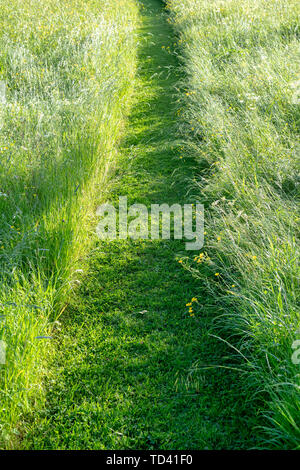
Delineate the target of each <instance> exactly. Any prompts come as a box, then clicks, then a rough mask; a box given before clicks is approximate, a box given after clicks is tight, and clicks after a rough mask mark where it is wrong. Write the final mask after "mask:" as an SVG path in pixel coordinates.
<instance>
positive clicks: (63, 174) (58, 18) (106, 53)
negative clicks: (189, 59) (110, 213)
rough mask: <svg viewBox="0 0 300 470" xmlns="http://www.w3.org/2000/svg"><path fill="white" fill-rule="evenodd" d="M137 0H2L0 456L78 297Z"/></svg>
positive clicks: (121, 96)
mask: <svg viewBox="0 0 300 470" xmlns="http://www.w3.org/2000/svg"><path fill="white" fill-rule="evenodd" d="M136 21H137V7H136V4H135V2H134V1H131V0H128V1H127V0H126V1H125V0H119V1H118V3H117V5H116V2H114V1H110V0H109V1H107V2H99V1H93V0H88V1H84V2H83V1H79V0H71V1H58V0H43V1H36V0H27V1H20V0H13V1H11V2H5V1H2V0H1V1H0V80H1V82H4V84H5V88H6V102H5V103H4V102H3V101H4V100H3V98H2V99H1V108H0V113H1V114H0V123H1V128H0V157H1V167H0V191H1V192H0V209H1V229H0V240H1V242H0V291H1V294H0V306H1V312H0V313H1V315H4V318H5V321H1V324H0V338H1V339H2V340H4V341H5V342H6V343H7V360H6V364H5V366H2V365H1V366H0V367H1V370H0V374H1V375H0V394H1V409H0V447H1V448H2V447H5V448H7V447H10V446H12V445H13V444H12V443H13V442H15V441H16V440H18V439H19V437H20V432H19V429H18V421H19V420H20V417H21V415H22V414H23V413H24V412H26V411H27V410H29V409H32V408H33V407H34V406H35V405H38V404H39V403H40V400H41V398H42V394H43V389H42V388H43V387H42V379H43V375H44V373H46V371H47V360H48V359H49V358H50V357H51V354H52V353H53V349H54V348H53V346H52V342H51V341H50V340H39V339H36V337H37V336H42V335H46V336H48V335H49V334H51V330H52V327H53V320H55V318H56V317H57V315H58V314H59V313H60V310H61V308H62V307H63V305H64V302H65V299H66V298H67V297H68V296H69V295H71V294H70V293H71V292H72V290H73V289H74V288H75V287H76V285H77V282H78V277H79V276H80V273H79V272H78V269H82V268H84V260H83V258H84V257H85V254H86V253H87V250H88V247H89V245H90V244H91V236H90V231H91V229H92V228H93V227H94V224H95V208H96V204H97V202H99V201H100V200H101V198H102V197H103V196H104V194H105V191H106V186H107V183H106V180H107V176H108V174H109V173H110V172H112V170H113V167H114V161H115V157H116V152H115V146H116V143H117V142H118V140H119V137H120V133H121V131H122V129H123V127H124V114H126V113H127V109H128V105H129V101H130V99H129V98H130V95H131V89H132V79H133V76H134V73H135V67H136V42H135V36H134V34H133V29H134V28H135V27H136Z"/></svg>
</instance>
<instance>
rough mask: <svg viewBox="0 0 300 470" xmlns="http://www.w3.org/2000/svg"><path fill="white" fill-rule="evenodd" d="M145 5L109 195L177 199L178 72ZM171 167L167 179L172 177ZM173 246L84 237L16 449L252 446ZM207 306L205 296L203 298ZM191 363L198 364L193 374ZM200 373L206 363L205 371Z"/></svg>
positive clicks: (182, 174)
mask: <svg viewBox="0 0 300 470" xmlns="http://www.w3.org/2000/svg"><path fill="white" fill-rule="evenodd" d="M162 11H163V10H162V4H161V2H159V1H157V0H144V1H143V2H141V27H140V29H139V31H138V38H139V56H138V64H139V65H138V74H137V78H136V94H135V101H134V106H133V108H132V111H131V115H130V119H129V122H128V126H127V135H126V138H125V139H124V140H123V142H122V145H121V148H120V151H119V160H118V172H117V175H116V177H115V183H114V185H113V187H112V188H111V190H110V197H109V200H110V201H111V202H114V203H116V204H117V203H118V198H119V196H120V195H123V196H127V197H128V204H131V203H133V202H140V203H144V204H147V206H150V204H151V203H156V202H157V203H162V202H166V203H169V204H171V203H174V202H178V203H183V202H188V200H189V199H188V196H187V186H186V181H188V179H189V178H190V177H191V175H192V173H193V165H194V163H192V162H189V161H186V160H184V159H181V158H180V156H181V153H182V142H181V140H180V139H179V138H178V133H177V106H176V103H175V102H176V100H177V90H176V86H177V83H178V80H179V79H180V78H181V76H180V75H179V71H180V67H179V64H178V61H177V59H176V55H174V53H173V42H174V39H173V32H172V29H171V28H170V26H169V25H168V23H167V21H166V17H165V16H164V14H163V12H162ZM174 172H175V173H174ZM184 254H185V248H184V243H183V242H181V241H172V240H171V241H167V240H161V241H151V240H149V241H145V240H144V241H142V240H140V241H131V240H126V241H118V240H117V241H114V242H100V241H98V242H95V245H94V247H93V249H92V251H91V254H90V257H89V258H90V263H89V272H88V274H87V275H86V276H85V277H84V278H83V279H82V284H81V287H80V289H79V290H78V292H77V294H76V296H75V297H74V298H73V300H72V302H71V303H70V305H69V306H68V308H67V309H66V310H65V312H64V316H63V318H62V324H61V327H60V328H61V329H60V331H57V337H56V341H55V344H56V346H57V349H58V350H57V354H56V356H55V358H54V361H53V364H52V369H51V374H50V377H49V380H48V381H47V389H48V393H47V400H46V403H45V406H44V407H43V408H42V409H41V410H40V411H39V412H38V413H36V412H35V413H29V414H28V415H27V416H26V419H25V420H24V423H23V428H22V433H23V436H24V438H23V442H22V447H23V448H27V449H220V448H228V449H230V448H246V447H248V448H249V447H251V446H254V445H255V442H256V435H255V431H254V424H255V423H256V421H255V410H254V409H252V408H251V406H249V404H248V402H247V401H245V400H244V399H243V400H240V399H239V395H240V390H241V381H242V377H241V376H240V373H239V372H238V370H228V369H219V368H218V367H216V368H215V367H214V365H216V366H218V365H219V364H221V363H222V362H223V360H224V356H226V355H228V352H229V350H228V348H227V347H226V346H225V345H223V346H222V345H217V346H218V347H217V348H216V342H215V340H214V339H213V338H211V337H210V335H209V332H210V324H211V320H212V317H213V314H214V312H213V311H212V309H211V308H209V307H208V306H207V307H206V308H205V309H203V308H202V297H203V296H205V297H206V298H207V292H205V291H203V292H201V293H200V294H199V293H198V303H197V302H193V304H194V311H195V312H196V316H195V317H192V316H190V314H189V311H188V307H187V306H186V303H189V301H191V299H192V298H193V296H194V295H195V292H196V291H197V290H198V281H197V280H194V281H193V280H191V278H190V275H189V273H188V272H186V271H185V270H184V269H183V268H182V266H181V264H180V263H178V260H179V259H180V258H181V257H182V256H183V255H184ZM212 300H213V299H211V301H212ZM201 366H208V368H205V367H204V368H202V367H201ZM210 367H211V368H210Z"/></svg>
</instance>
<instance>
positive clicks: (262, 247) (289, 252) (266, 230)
mask: <svg viewBox="0 0 300 470" xmlns="http://www.w3.org/2000/svg"><path fill="white" fill-rule="evenodd" d="M167 7H168V9H169V11H170V17H171V21H172V24H173V25H174V28H175V31H176V33H177V50H178V54H179V55H180V57H181V60H182V64H183V67H184V71H185V78H184V79H183V82H182V89H183V97H182V99H181V100H180V108H179V111H178V115H179V119H180V121H181V124H180V129H181V132H182V133H183V135H184V136H186V152H185V154H183V155H185V157H186V158H188V157H192V158H195V159H196V162H197V163H196V165H197V170H198V174H197V175H196V176H195V178H194V181H193V182H192V181H191V185H192V189H191V190H192V191H193V192H194V193H195V194H199V197H200V198H201V200H202V201H205V204H206V206H207V211H206V232H207V234H206V243H205V247H204V250H203V251H202V253H201V254H200V255H198V256H196V257H195V258H194V259H193V260H192V261H188V260H187V261H186V267H187V269H189V270H190V271H191V273H192V274H193V276H196V277H197V278H199V281H200V284H201V285H202V286H203V285H204V286H205V287H206V289H207V292H209V293H210V294H211V295H212V296H213V297H214V299H215V308H216V311H217V312H218V315H217V318H216V319H215V327H216V331H215V334H216V336H218V335H220V336H221V337H222V340H223V341H226V342H227V343H228V349H229V351H230V350H231V353H232V357H231V364H232V367H242V368H243V369H244V375H243V380H244V381H245V399H246V400H248V401H249V402H251V400H257V406H258V408H259V409H260V411H261V419H262V421H260V422H259V424H260V427H262V428H263V431H264V432H265V445H266V446H270V447H271V448H272V447H279V448H294V449H295V448H299V441H300V401H299V385H300V383H299V364H298V363H297V364H294V363H293V361H292V354H293V349H292V345H293V344H294V342H295V341H296V340H297V339H299V335H300V331H299V325H300V312H299V240H298V237H299V153H300V152H299V117H300V115H299V64H300V63H299V60H300V57H299V13H300V12H299V5H298V2H297V1H294V0H290V1H288V2H287V1H281V0H272V1H266V0H253V1H249V0H228V1H223V0H213V1H208V0H184V1H182V0H168V2H167ZM211 295H210V297H211ZM220 332H221V333H220ZM296 344H297V343H296ZM294 362H295V361H294ZM296 362H297V361H296ZM227 365H228V364H227ZM260 430H261V429H260Z"/></svg>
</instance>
